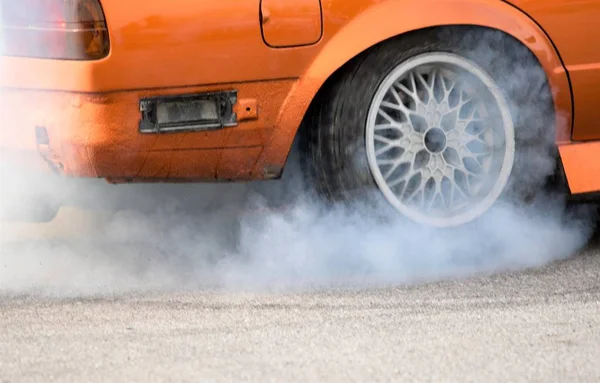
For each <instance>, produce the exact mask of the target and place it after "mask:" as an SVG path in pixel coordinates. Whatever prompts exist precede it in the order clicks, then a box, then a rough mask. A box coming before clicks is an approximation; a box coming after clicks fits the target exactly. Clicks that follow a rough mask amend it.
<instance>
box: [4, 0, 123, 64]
mask: <svg viewBox="0 0 600 383" xmlns="http://www.w3.org/2000/svg"><path fill="white" fill-rule="evenodd" d="M124 1H126V0H124ZM109 48H110V44H109V39H108V29H107V27H106V20H105V18H104V13H103V11H102V6H101V5H100V2H99V0H0V53H1V54H2V55H3V56H20V57H36V58H47V59H65V60H97V59H101V58H103V57H106V56H107V55H108V52H109Z"/></svg>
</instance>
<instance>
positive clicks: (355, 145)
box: [302, 27, 556, 203]
mask: <svg viewBox="0 0 600 383" xmlns="http://www.w3.org/2000/svg"><path fill="white" fill-rule="evenodd" d="M427 52H448V53H454V54H458V55H460V56H462V57H465V58H467V59H470V60H472V61H473V62H475V63H476V64H478V65H479V66H480V67H481V68H483V69H484V70H485V71H486V72H487V73H488V74H489V75H490V76H491V77H492V78H493V79H494V80H495V82H496V84H497V85H498V86H499V87H500V88H501V90H502V91H503V93H504V95H505V97H506V99H507V101H508V103H509V106H510V111H511V115H512V117H513V123H514V126H515V141H516V158H515V162H514V166H513V170H512V173H511V177H510V180H509V184H508V185H507V187H506V188H505V191H504V194H503V195H502V196H501V199H502V200H504V201H512V202H522V201H524V200H531V198H532V197H533V196H535V194H536V193H537V192H538V191H539V190H541V189H542V187H543V185H544V184H545V182H546V180H547V178H548V177H549V176H551V175H552V173H553V171H554V169H555V166H556V160H555V155H556V154H555V145H554V137H555V133H554V132H555V118H554V107H553V102H552V97H551V93H550V91H549V86H548V83H547V78H546V75H545V73H544V71H543V70H542V69H541V67H540V65H539V62H538V61H537V60H536V58H535V56H534V55H533V54H532V53H531V52H530V51H529V50H528V49H527V48H526V47H525V46H523V45H522V44H521V43H519V42H518V41H517V40H515V39H513V38H512V37H510V36H507V35H506V34H504V33H502V32H500V31H495V30H490V29H484V28H473V27H446V28H434V29H428V30H423V31H417V32H412V33H410V34H407V35H403V36H400V37H397V38H394V39H392V40H388V41H385V42H383V43H381V44H379V45H377V46H375V47H373V48H371V49H369V50H368V51H366V52H364V53H363V54H361V55H360V56H358V57H357V58H355V59H354V60H352V61H351V62H350V63H349V64H347V65H346V66H345V67H344V68H342V69H341V70H340V71H339V72H338V73H336V74H335V75H334V76H333V77H332V78H331V79H330V80H329V82H328V83H327V84H326V85H325V87H324V88H323V90H322V91H321V92H320V93H319V95H318V96H317V97H316V99H315V100H314V102H313V104H312V105H311V108H310V110H309V112H308V113H307V116H306V118H305V121H304V127H303V128H304V129H305V130H304V131H303V133H302V137H303V141H302V150H303V153H304V162H303V169H304V173H305V175H306V176H307V178H308V181H309V182H310V184H311V185H314V187H315V190H316V192H317V193H318V195H320V196H322V197H325V199H326V200H327V201H344V202H350V203H355V202H361V203H362V202H365V201H367V200H370V201H372V200H373V199H372V198H371V197H372V195H376V196H377V197H376V199H378V200H380V202H381V200H383V197H382V194H381V193H380V192H379V191H378V189H377V186H376V183H375V182H374V179H373V177H372V175H371V171H370V169H369V166H368V162H367V155H366V148H365V127H366V121H367V115H368V112H369V106H370V104H371V101H372V99H373V97H374V96H375V94H376V91H377V89H378V87H379V85H380V84H381V82H382V81H383V79H384V78H385V77H386V76H387V74H388V73H390V72H391V71H392V70H393V69H394V68H395V67H397V66H398V65H399V64H400V63H402V62H403V61H405V60H407V59H409V58H411V57H413V56H416V55H419V54H422V53H427ZM373 193H374V194H373Z"/></svg>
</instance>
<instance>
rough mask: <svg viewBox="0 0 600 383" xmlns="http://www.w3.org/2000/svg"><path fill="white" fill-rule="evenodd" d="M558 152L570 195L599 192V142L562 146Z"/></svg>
mask: <svg viewBox="0 0 600 383" xmlns="http://www.w3.org/2000/svg"><path fill="white" fill-rule="evenodd" d="M559 151H560V157H561V159H562V163H563V168H564V169H565V173H566V175H567V182H568V183H569V189H570V190H571V193H573V194H580V193H590V192H597V191H600V142H587V143H580V144H571V145H562V146H561V147H559Z"/></svg>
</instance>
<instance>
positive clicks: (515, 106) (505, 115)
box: [302, 27, 556, 227]
mask: <svg viewBox="0 0 600 383" xmlns="http://www.w3.org/2000/svg"><path fill="white" fill-rule="evenodd" d="M424 68H425V69H424ZM427 68H428V69H427ZM436 68H437V70H438V72H437V73H438V74H437V75H433V76H432V75H431V73H434V72H432V70H433V69H436ZM425 70H430V71H431V72H426V71H425ZM411 71H412V73H413V74H414V73H417V74H416V75H414V77H413V79H414V78H417V80H416V81H415V82H414V83H413V82H411V81H412V79H411V77H410V73H411ZM419 71H420V72H419ZM424 71H425V72H424ZM428 73H429V74H428ZM452 73H455V74H454V75H453V76H454V77H452V76H451V74H452ZM440 74H441V75H440ZM394 76H396V77H394ZM398 76H399V77H398ZM402 76H405V77H402ZM407 76H408V77H407ZM436 76H437V77H436ZM442 76H443V77H444V80H441V77H442ZM419 77H420V78H419ZM432 78H437V79H438V80H435V81H433V82H432V81H431V79H432ZM448 78H450V80H448ZM452 78H453V79H452ZM396 80H398V81H400V80H402V81H404V84H406V86H405V88H404V90H406V92H404V91H401V90H399V89H400V88H395V90H396V94H394V93H393V92H391V91H389V86H390V85H391V84H393V83H395V84H397V83H398V81H396ZM420 80H424V81H425V82H427V83H428V84H430V85H432V86H431V87H430V90H432V93H431V94H430V95H429V93H428V88H425V83H424V82H421V81H420ZM453 82H454V83H455V84H456V86H455V87H454V88H452V87H451V86H450V85H451V84H452V83H453ZM418 83H421V87H420V88H419V85H415V84H418ZM436 86H437V88H436ZM446 86H448V88H452V89H453V90H452V92H454V93H452V92H450V91H447V89H446ZM471 88H472V89H471ZM386 89H388V90H386ZM456 89H460V92H459V91H456ZM469 89H470V90H472V92H471V93H469V91H468V90H469ZM463 90H464V92H463ZM409 91H411V92H412V93H409ZM461 92H463V93H461ZM461 94H462V96H464V100H466V99H467V98H469V97H472V98H473V101H472V102H471V104H472V105H471V106H469V107H467V106H463V107H460V108H458V109H456V107H457V105H458V102H460V101H462V100H463V99H461V98H460V97H462V96H461ZM426 95H428V96H426ZM392 96H394V97H392ZM427 97H429V98H427ZM386 100H387V101H386ZM417 100H420V101H421V103H418V102H417ZM424 100H425V101H427V102H424ZM432 100H433V101H435V102H437V103H434V102H433V101H432ZM430 101H431V102H430ZM411 103H412V104H411ZM444 103H445V106H443V105H442V104H444ZM392 104H393V106H394V108H396V109H394V108H388V107H389V106H392ZM401 105H404V106H403V107H400V108H399V109H398V107H399V106H401ZM450 106H452V107H455V109H456V110H455V112H456V113H458V114H456V113H454V115H453V116H456V115H459V116H462V117H464V116H467V117H468V115H469V112H468V111H467V112H464V111H465V110H466V109H468V108H471V111H473V110H475V109H476V110H477V113H480V111H483V112H485V113H484V114H486V113H487V114H486V116H484V117H482V118H481V121H484V122H480V121H478V120H477V121H476V120H469V119H468V118H467V117H465V118H466V119H465V122H462V123H454V124H453V123H452V121H454V122H456V121H458V120H457V119H454V117H452V118H451V117H448V114H444V113H437V112H439V111H442V112H448V110H449V109H451V108H450ZM386 108H387V109H386ZM443 108H445V109H443ZM378 110H383V111H385V113H386V114H387V117H383V118H382V116H384V115H383V114H382V113H381V112H379V111H378ZM415 112H417V113H415ZM392 113H395V115H394V117H393V118H391V119H390V118H388V117H390V116H391V115H392ZM465 113H466V114H465ZM477 115H478V114H475V116H477ZM391 121H394V123H395V124H396V125H394V126H395V127H393V128H383V126H384V125H390V124H391ZM469 121H470V122H469ZM467 122H468V123H467ZM398 124H400V125H398ZM478 124H479V125H478ZM481 124H483V125H481ZM555 124H556V122H555V118H554V108H553V102H552V97H551V93H550V91H549V86H548V83H547V79H546V75H545V73H544V71H543V70H542V69H541V67H540V65H539V63H538V61H537V60H536V58H535V56H534V55H533V54H532V53H531V52H530V51H529V50H528V49H527V48H526V47H525V46H523V45H522V44H520V43H519V42H518V41H516V40H514V39H513V38H512V37H509V36H507V35H505V34H504V33H502V32H499V31H495V30H489V29H483V28H472V27H448V28H436V29H429V30H424V31H418V32H413V33H410V34H408V35H404V36H401V37H398V38H395V39H392V40H388V41H385V42H383V43H381V44H379V45H377V46H375V47H373V48H371V49H370V50H368V51H366V52H364V53H363V54H361V55H360V56H358V57H357V58H356V59H354V60H353V61H352V62H350V63H349V64H348V65H347V66H346V67H344V68H342V70H341V71H340V72H339V73H337V74H335V75H334V76H333V77H332V78H331V79H330V81H329V82H328V83H327V84H326V86H325V87H324V89H323V90H322V92H320V93H319V95H318V96H317V97H316V99H315V101H314V102H313V105H312V106H311V108H310V110H309V112H308V114H307V116H306V118H305V121H304V125H305V126H304V128H305V131H304V133H303V136H302V137H304V139H303V143H302V150H303V153H304V162H303V169H304V174H305V176H306V177H307V178H308V180H309V182H310V184H311V185H313V186H314V187H315V190H316V192H317V194H318V195H319V196H321V197H325V200H327V201H332V202H340V201H343V202H348V203H351V204H354V205H355V206H356V204H357V203H361V204H362V203H375V202H376V203H379V202H384V204H385V205H386V206H387V207H388V210H387V211H390V210H389V207H390V206H391V207H393V208H395V209H391V211H393V213H394V215H395V216H398V214H397V213H400V215H401V216H403V217H406V218H409V219H411V220H412V221H414V222H416V223H418V224H423V225H426V226H432V227H456V226H461V225H464V224H467V223H469V222H472V221H475V220H477V219H478V218H479V217H481V216H483V215H485V213H486V212H487V211H488V210H490V209H491V208H492V206H494V205H496V204H497V203H498V202H499V201H508V202H511V203H522V202H524V201H527V200H531V199H532V198H533V197H534V196H535V195H536V193H538V192H539V191H540V190H542V188H543V186H544V185H545V183H546V180H547V178H548V177H549V176H551V175H552V173H553V171H554V169H555V165H556V159H555V156H556V154H555V147H554V137H555V135H554V132H555ZM376 126H377V128H375V127H376ZM399 126H401V127H399ZM459 126H460V128H459ZM481 126H483V127H481ZM382 128H383V129H382ZM375 129H381V132H383V133H380V131H379V130H377V132H376V131H375ZM490 129H491V132H492V133H489V131H490ZM479 130H481V132H479ZM449 132H454V133H449ZM471 137H476V141H477V143H479V144H481V145H480V146H481V147H482V148H484V149H483V150H484V152H485V154H486V155H488V156H489V158H490V159H489V160H487V159H485V158H487V157H483V156H476V155H475V154H473V153H475V152H476V151H475V149H473V145H472V143H471V142H470V141H469V144H468V145H464V144H465V142H466V141H465V139H470V138H471ZM383 139H386V140H387V141H386V142H385V143H383V142H380V141H382V140H383ZM390 140H391V141H390ZM376 141H377V142H376ZM490 143H491V144H490ZM436 145H437V146H436ZM488 146H496V147H498V148H499V149H498V150H495V151H492V150H488V149H489V148H488ZM386 148H387V149H386ZM451 149H454V152H452V150H451ZM465 149H468V150H469V151H471V152H468V151H465ZM479 149H481V148H479ZM392 152H394V153H392ZM406 153H408V154H406ZM469 153H471V154H469ZM455 154H459V157H456V155H455ZM463 154H464V156H463ZM378 156H379V157H378ZM382 156H384V157H383V159H382ZM385 156H387V157H385ZM398 158H400V159H398ZM405 159H408V160H406V162H403V161H405ZM417 159H420V162H419V163H418V161H417ZM436 161H437V162H436ZM473 161H477V162H473ZM488 162H489V164H490V165H489V166H488V165H485V164H487V163H488ZM399 163H403V164H402V165H398V164H399ZM406 164H409V165H406ZM436 164H437V165H436ZM467 164H468V165H469V166H470V167H469V166H467ZM478 165H479V168H478V167H477V166H478ZM484 165H485V166H484ZM385 166H388V167H387V168H386V167H385ZM393 169H395V170H393ZM486 169H487V170H486ZM475 170H477V171H478V172H480V171H484V172H487V173H486V174H487V175H485V176H481V175H480V176H479V177H475V176H473V174H475V173H477V172H475ZM390 172H392V173H391V174H392V175H396V176H397V177H396V179H395V182H398V179H403V181H401V182H400V185H398V184H396V185H394V182H391V181H390V179H391V178H392V177H391V176H390V177H388V178H387V179H386V178H385V175H388V174H389V173H390ZM403 172H404V175H402V174H403ZM461 172H462V173H463V176H460V173H461ZM417 173H418V174H417ZM477 174H479V173H477ZM452 176H453V177H454V179H451V178H450V177H452ZM403 177H404V178H403ZM466 178H468V179H469V180H470V182H471V183H470V184H467V183H466V181H465V179H466ZM461 180H462V181H461ZM434 181H435V182H434ZM459 181H460V182H459ZM476 181H477V182H480V183H481V185H483V186H479V187H478V188H475V186H472V185H475V182H476ZM461 182H462V183H461ZM390 185H391V186H390ZM415 185H417V186H418V187H417V186H415ZM448 185H450V186H448ZM467 186H468V187H469V188H470V189H468V190H467V189H465V188H466V187H467ZM476 189H477V190H478V192H477V193H476V192H475V191H474V190H476ZM415 190H417V191H415ZM442 191H443V192H444V193H445V194H442ZM464 191H469V192H471V194H469V193H463V192H464ZM402 193H404V194H402ZM410 193H416V194H415V195H414V196H413V197H414V198H413V199H412V200H410V201H409V200H408V198H407V195H410ZM451 193H454V194H460V195H461V196H462V194H464V196H465V201H463V202H461V203H459V202H458V200H459V198H458V197H456V196H454V194H451ZM417 194H418V195H420V196H419V197H415V196H416V195H417ZM399 195H400V196H401V197H398V196H399ZM373 196H374V197H373ZM427 197H429V200H427ZM425 200H427V201H428V202H423V201H425ZM428 205H431V206H434V207H435V208H434V207H432V208H431V209H430V210H429V211H428V210H427V209H426V206H428Z"/></svg>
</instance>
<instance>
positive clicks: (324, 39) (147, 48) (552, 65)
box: [0, 0, 600, 193]
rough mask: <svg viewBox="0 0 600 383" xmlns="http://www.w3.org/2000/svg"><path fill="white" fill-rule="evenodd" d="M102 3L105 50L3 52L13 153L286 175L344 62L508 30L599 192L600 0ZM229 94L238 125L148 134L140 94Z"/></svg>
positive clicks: (566, 142)
mask: <svg viewBox="0 0 600 383" xmlns="http://www.w3.org/2000/svg"><path fill="white" fill-rule="evenodd" d="M101 4H102V7H103V10H104V15H105V17H106V21H107V25H108V32H109V38H110V52H109V54H108V56H106V57H105V58H102V59H100V60H91V61H81V60H79V61H77V60H51V59H39V58H24V57H9V56H2V57H1V58H0V60H1V62H0V66H1V68H2V75H1V78H0V85H1V98H2V100H1V103H0V108H1V109H0V113H1V114H0V119H1V120H0V146H1V149H2V150H1V155H2V161H7V162H10V161H13V162H15V163H18V164H20V165H22V164H23V163H24V161H25V159H29V160H30V161H29V163H28V164H30V165H31V166H36V165H40V166H41V168H44V169H47V168H49V167H51V168H54V169H55V170H56V171H58V172H60V173H61V174H64V175H68V176H75V177H102V178H106V179H108V180H109V181H111V182H131V181H211V180H222V179H227V180H249V179H269V178H276V177H278V176H279V175H280V174H281V172H282V170H283V168H284V165H285V163H286V160H287V157H288V154H289V152H290V148H291V146H292V142H293V140H294V137H295V135H296V132H297V130H298V128H299V126H300V124H301V121H302V119H303V117H304V115H305V113H306V111H307V109H308V107H309V104H310V103H311V101H312V100H313V98H314V97H315V95H316V94H317V92H318V91H319V89H320V88H321V87H322V86H323V84H324V83H325V81H326V80H327V79H328V78H329V77H330V76H331V75H332V74H333V73H334V72H335V71H337V70H338V69H339V68H341V67H342V66H343V65H344V64H345V63H346V62H348V61H349V60H350V59H352V58H353V57H355V56H356V55H357V54H359V53H360V52H362V51H364V50H365V49H367V48H369V47H371V46H373V45H375V44H377V43H379V42H381V41H384V40H386V39H388V38H391V37H393V36H397V35H401V34H403V33H406V32H408V31H414V30H418V29H422V28H428V27H432V26H442V25H457V24H462V25H465V24H467V25H478V26H483V27H489V28H494V29H499V30H502V31H504V32H505V33H507V34H510V35H512V36H514V37H515V38H516V39H518V40H519V41H521V42H522V43H523V44H525V45H526V46H527V47H529V49H530V50H531V51H532V52H534V54H535V55H536V56H537V58H538V60H539V61H540V63H541V64H542V66H543V68H544V69H545V71H546V74H547V76H548V79H549V82H550V85H551V88H552V91H553V97H554V104H555V110H556V114H557V121H558V126H557V129H556V142H557V144H558V147H559V152H560V157H561V160H562V163H563V167H564V170H565V173H566V176H567V180H568V184H569V187H570V189H571V192H572V193H586V192H593V191H598V190H600V43H598V42H600V28H598V27H597V22H598V21H599V20H600V0H577V1H576V0H570V1H566V0H511V1H500V0H443V1H440V0H418V1H417V0H337V1H336V0H295V1H287V0H262V1H261V0H220V1H209V0H170V1H158V0H152V1H148V0H127V1H123V0H101ZM226 90H236V91H237V92H238V93H237V95H238V98H237V102H236V104H235V106H234V109H235V112H236V113H237V118H238V123H237V125H236V126H234V127H229V128H224V129H218V130H211V131H202V132H184V133H171V134H143V133H140V131H139V129H138V127H139V122H140V118H141V114H140V99H142V98H146V97H153V96H167V95H177V94H192V93H199V92H209V91H226ZM35 127H44V128H45V129H46V131H47V135H48V138H49V140H48V142H47V143H44V144H40V143H39V142H37V141H36V136H35ZM48 164H50V166H48Z"/></svg>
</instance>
